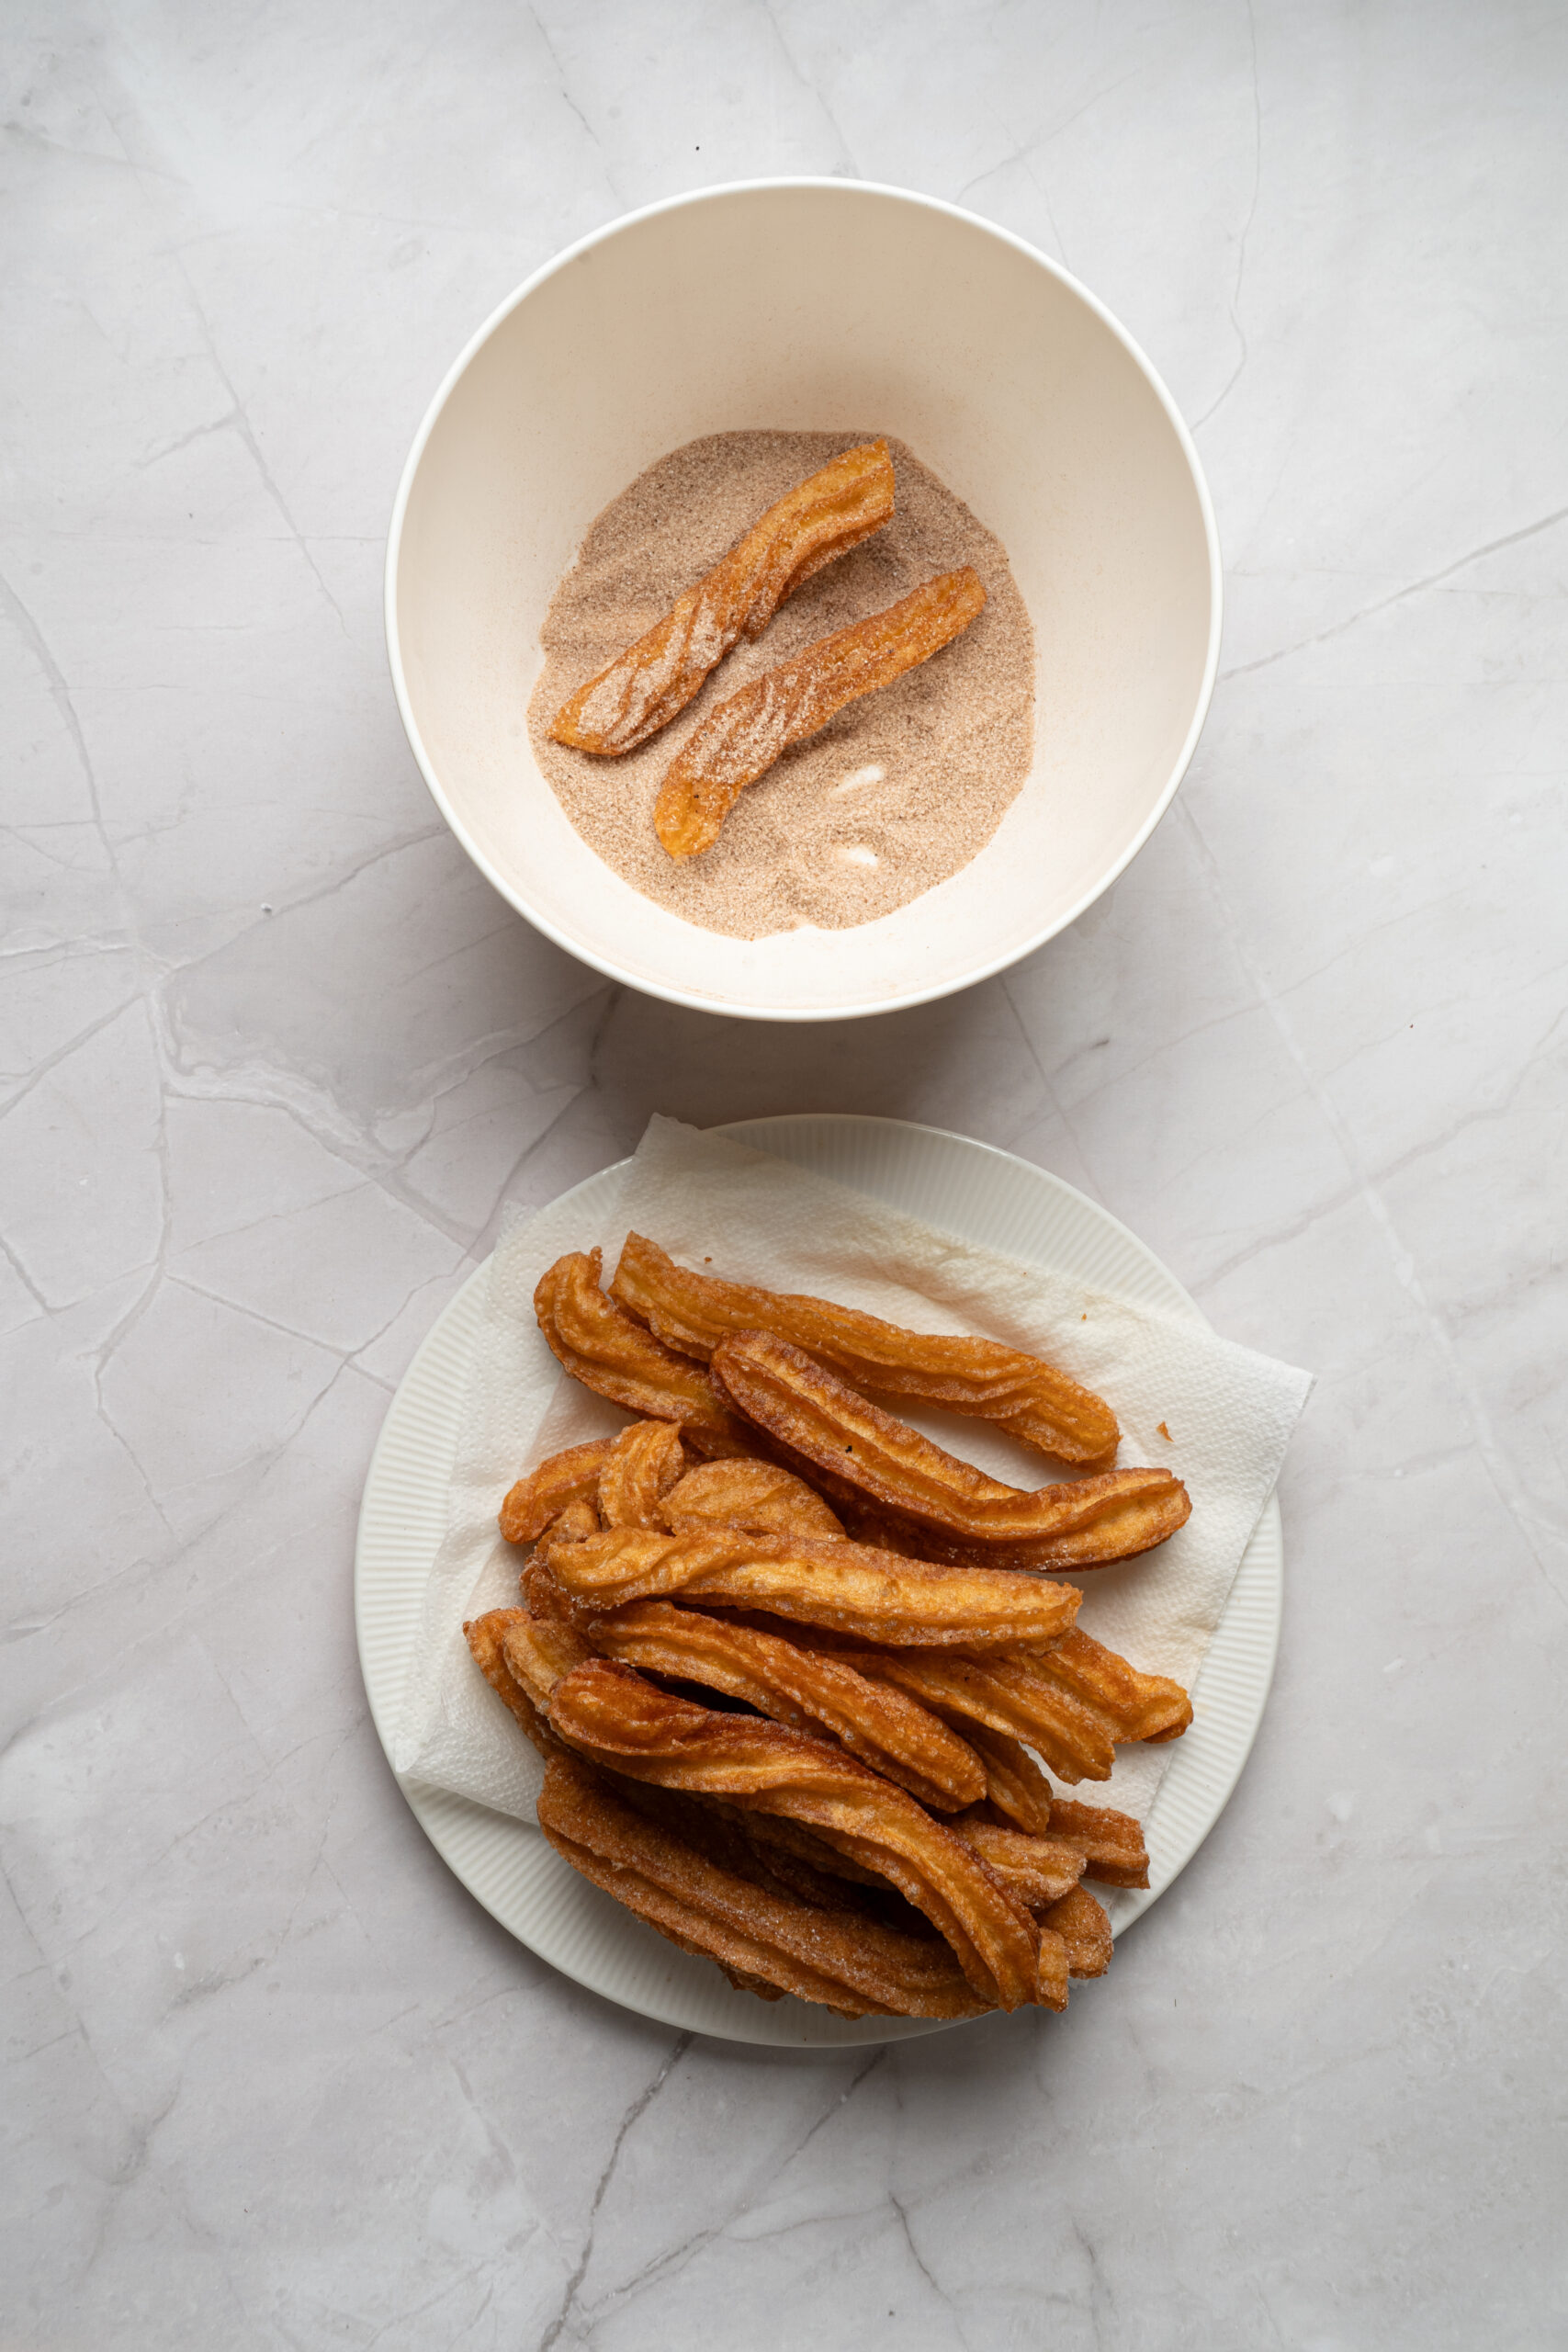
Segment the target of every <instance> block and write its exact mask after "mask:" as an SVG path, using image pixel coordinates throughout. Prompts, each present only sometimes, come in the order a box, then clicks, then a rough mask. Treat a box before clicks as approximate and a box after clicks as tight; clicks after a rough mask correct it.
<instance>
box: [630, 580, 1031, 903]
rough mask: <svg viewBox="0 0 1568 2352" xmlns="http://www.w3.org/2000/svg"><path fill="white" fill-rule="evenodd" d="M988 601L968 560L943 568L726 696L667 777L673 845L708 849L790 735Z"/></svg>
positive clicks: (664, 823) (687, 850) (946, 640)
mask: <svg viewBox="0 0 1568 2352" xmlns="http://www.w3.org/2000/svg"><path fill="white" fill-rule="evenodd" d="M985 602H986V591H985V589H984V588H983V587H982V586H981V584H980V576H979V574H978V572H976V571H972V570H971V569H970V567H969V566H968V565H967V564H966V565H964V568H963V569H962V570H961V571H946V572H942V573H941V574H940V575H939V576H938V578H936V579H934V580H928V581H927V582H925V583H924V585H923V586H922V587H919V588H917V589H916V590H915V591H914V592H913V594H910V595H908V596H903V597H900V599H899V601H898V602H897V604H896V605H888V607H887V609H886V612H881V613H872V614H870V615H868V616H867V617H866V618H865V619H864V620H861V621H856V622H854V623H853V625H852V627H851V628H840V629H836V630H835V631H834V632H833V634H832V635H831V636H830V637H819V638H818V639H817V641H816V642H815V644H812V645H807V646H806V647H805V648H804V649H803V650H802V651H801V652H799V653H797V654H796V655H795V657H794V659H793V660H792V661H789V662H781V663H780V664H779V666H778V668H777V669H776V670H768V671H765V672H764V673H763V674H762V676H761V677H760V678H753V679H752V681H751V683H750V685H745V686H742V687H741V688H740V690H739V693H738V694H733V695H730V696H729V698H728V701H726V702H721V703H720V704H719V706H718V707H717V709H716V710H714V711H712V712H710V713H709V715H708V717H707V718H705V719H704V720H703V722H702V724H701V725H700V726H699V727H697V728H696V729H694V731H693V733H692V734H691V735H690V736H688V738H687V740H686V741H685V742H684V743H683V744H682V748H681V750H680V752H678V753H677V754H676V757H675V759H674V760H673V762H672V763H671V767H670V771H669V774H668V775H666V776H665V779H664V782H663V784H662V785H661V786H660V792H659V797H658V799H657V800H656V801H655V803H654V809H653V823H654V830H655V831H656V832H657V833H658V835H659V838H660V842H662V843H663V845H664V847H665V849H666V850H667V851H668V852H669V854H670V855H671V857H675V858H683V857H695V856H696V855H697V854H698V853H699V852H700V851H702V850H705V849H710V848H711V847H712V846H713V844H714V842H716V840H717V839H718V835H719V830H720V828H721V826H722V825H723V823H724V820H725V819H726V817H727V816H728V814H729V811H730V810H731V809H733V808H734V806H735V803H736V802H737V800H739V797H740V795H741V793H742V792H743V791H744V790H745V788H746V786H748V785H749V784H754V783H755V782H756V780H757V778H758V777H759V776H760V775H765V774H766V772H767V770H768V769H769V768H771V767H772V766H773V763H774V761H775V760H777V759H779V758H781V757H782V755H783V754H784V752H787V751H788V750H789V749H790V747H791V745H792V744H795V743H803V742H805V741H807V738H808V737H809V736H812V735H815V734H817V733H818V732H819V731H820V729H822V728H824V727H826V726H827V724H828V721H829V719H830V718H833V717H834V715H835V714H836V713H837V712H839V711H840V710H842V709H843V707H844V706H845V704H846V703H851V702H855V701H858V700H859V698H860V697H861V696H862V695H869V694H874V693H875V691H876V689H877V688H878V687H879V686H886V685H891V684H892V683H893V681H894V679H895V678H900V677H902V676H903V674H904V673H905V671H906V670H912V669H914V668H915V667H916V666H917V664H918V663H919V662H929V661H930V659H931V655H932V654H933V653H940V652H941V650H942V647H943V646H944V645H949V644H951V643H952V641H953V639H954V638H955V637H957V636H959V635H960V634H961V633H962V631H963V630H964V629H966V628H968V626H969V624H970V622H971V621H972V620H974V619H975V617H976V615H977V614H978V613H979V612H981V611H982V610H983V608H984V606H985Z"/></svg>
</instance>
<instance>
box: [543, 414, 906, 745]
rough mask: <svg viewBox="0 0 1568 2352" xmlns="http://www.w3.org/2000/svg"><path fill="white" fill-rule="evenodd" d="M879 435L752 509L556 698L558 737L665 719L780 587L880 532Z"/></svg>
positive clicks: (600, 735) (598, 741)
mask: <svg viewBox="0 0 1568 2352" xmlns="http://www.w3.org/2000/svg"><path fill="white" fill-rule="evenodd" d="M893 501H894V484H893V461H892V459H891V458H889V456H888V454H887V444H886V441H866V442H863V443H862V444H861V446H860V447H858V448H855V449H846V450H845V451H844V453H843V455H842V456H841V457H838V458H834V459H833V460H832V462H831V464H829V465H826V466H824V467H822V468H821V469H820V471H818V472H817V473H814V474H812V475H810V476H809V477H808V479H807V481H803V482H800V483H798V484H797V485H796V487H795V489H794V490H792V491H790V492H788V493H787V494H786V495H785V496H784V497H783V498H781V499H780V500H778V502H777V503H776V504H774V505H773V506H770V507H769V509H768V511H767V513H766V514H765V515H761V516H760V517H759V519H758V520H757V521H756V522H755V523H754V524H753V525H752V526H751V528H750V530H749V531H748V532H747V533H746V535H745V537H744V538H742V539H741V540H740V541H739V543H738V545H736V546H735V547H733V548H731V549H730V551H729V553H728V555H727V556H725V557H723V558H722V559H721V560H720V561H719V562H717V563H716V564H715V566H714V568H713V570H712V571H709V572H707V573H705V576H704V577H703V578H702V579H701V580H699V581H698V582H696V584H695V585H694V587H691V588H688V589H687V590H686V592H685V594H684V595H682V596H681V597H679V598H677V600H676V602H675V604H674V605H673V606H672V607H671V610H670V611H669V612H668V613H666V614H665V616H664V617H663V619H662V620H660V621H657V622H656V623H655V624H654V626H653V628H650V629H649V630H648V631H647V632H646V633H645V634H644V635H643V636H641V637H639V638H638V639H637V642H636V643H635V644H634V645H628V646H627V648H626V651H625V652H624V653H621V654H618V655H617V656H616V658H615V661H614V662H611V663H610V664H609V666H608V668H607V669H604V670H601V671H600V672H599V673H598V675H597V677H593V678H590V679H589V680H588V682H587V684H585V685H582V686H580V687H579V688H578V690H577V692H576V693H575V694H574V695H571V696H570V698H569V700H568V701H567V702H566V703H564V704H563V705H562V707H561V708H560V710H559V711H558V713H557V715H556V718H555V719H554V721H553V723H552V724H551V727H550V730H549V731H550V733H551V735H552V736H553V737H554V738H555V741H557V742H558V743H566V744H570V746H571V747H572V748H573V749H574V750H576V751H580V752H598V753H600V754H601V755H610V756H615V755H618V754H619V753H621V752H631V751H635V750H636V748H637V745H638V744H639V743H644V742H646V741H648V738H649V736H650V735H654V734H657V733H658V731H659V729H660V728H661V727H665V726H668V724H669V722H670V721H671V719H672V718H675V717H676V716H677V714H678V713H679V712H681V711H682V710H684V708H685V707H686V705H687V704H688V703H689V702H690V701H691V699H692V697H693V695H695V694H696V693H698V692H699V691H700V689H701V686H702V684H703V681H704V679H705V677H706V676H707V675H708V673H709V672H710V671H711V670H712V669H713V668H714V667H715V666H716V663H718V662H721V661H722V660H723V659H724V656H725V655H726V654H727V653H728V651H729V650H730V648H731V646H732V645H734V644H735V643H736V641H737V640H738V639H739V638H741V637H748V638H756V637H760V636H761V633H762V631H763V629H765V628H766V627H767V625H768V623H769V622H770V621H771V620H772V618H773V615H774V613H775V612H777V610H778V608H779V606H780V605H782V604H783V603H784V599H785V597H786V596H790V595H793V594H794V593H795V590H796V589H797V588H799V587H800V586H802V584H803V583H804V582H806V581H807V580H809V579H810V578H811V576H812V574H813V572H816V571H820V570H821V569H822V567H823V565H824V564H826V563H831V562H833V561H834V560H835V559H836V558H837V557H839V556H841V555H845V554H847V553H848V552H849V550H850V548H853V547H858V546H859V545H860V543H861V541H862V540H863V539H866V538H869V537H871V534H872V533H873V532H874V531H879V530H880V529H881V528H882V526H883V525H884V524H885V523H886V521H887V519H888V517H889V516H890V515H892V513H893Z"/></svg>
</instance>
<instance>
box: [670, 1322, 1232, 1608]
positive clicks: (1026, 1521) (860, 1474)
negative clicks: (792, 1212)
mask: <svg viewBox="0 0 1568 2352" xmlns="http://www.w3.org/2000/svg"><path fill="white" fill-rule="evenodd" d="M709 1371H710V1373H711V1375H712V1378H713V1381H714V1384H715V1385H716V1388H717V1389H718V1390H719V1392H720V1393H721V1394H722V1395H723V1396H724V1397H726V1398H727V1399H728V1402H729V1403H730V1404H731V1405H732V1406H733V1407H734V1408H735V1409H736V1411H737V1412H738V1413H739V1414H741V1415H743V1416H744V1417H745V1418H746V1419H748V1420H750V1421H752V1422H754V1423H755V1424H756V1426H757V1427H758V1428H759V1429H761V1430H764V1431H765V1432H766V1434H767V1435H768V1436H769V1437H770V1438H772V1439H773V1441H774V1442H775V1443H776V1444H778V1445H780V1446H782V1447H784V1448H785V1449H786V1450H787V1451H788V1453H792V1454H794V1455H795V1456H796V1457H797V1458H798V1459H799V1460H801V1461H804V1462H807V1463H809V1464H812V1466H813V1467H814V1469H815V1470H816V1472H817V1474H818V1477H819V1478H821V1479H822V1480H823V1481H824V1482H825V1483H826V1484H827V1486H828V1489H829V1494H836V1493H837V1492H838V1491H840V1489H842V1488H846V1487H847V1488H849V1489H850V1490H851V1491H852V1492H853V1493H858V1494H860V1495H862V1496H864V1497H866V1498H869V1499H870V1501H871V1502H872V1503H873V1504H874V1505H875V1506H879V1507H880V1508H882V1509H884V1510H892V1511H896V1512H897V1513H899V1514H900V1515H901V1516H902V1517H903V1518H905V1519H908V1520H914V1521H918V1522H919V1524H920V1525H921V1526H923V1527H925V1528H927V1529H929V1530H930V1531H931V1533H932V1534H933V1535H934V1537H935V1538H936V1539H937V1541H938V1543H939V1544H940V1543H942V1542H944V1541H947V1540H950V1539H956V1541H957V1543H958V1544H962V1545H964V1546H965V1547H969V1549H970V1551H971V1555H973V1554H976V1553H983V1552H985V1551H988V1550H990V1549H991V1548H992V1547H997V1548H998V1551H1001V1553H1002V1556H1001V1557H1000V1558H999V1559H998V1565H999V1566H1009V1567H1014V1566H1028V1567H1031V1568H1035V1567H1052V1568H1058V1567H1059V1568H1072V1569H1080V1570H1081V1569H1084V1568H1090V1567H1100V1566H1104V1565H1105V1564H1106V1563H1108V1562H1110V1561H1112V1560H1125V1559H1129V1558H1131V1557H1132V1555H1134V1553H1137V1552H1146V1551H1148V1550H1150V1549H1151V1548H1152V1546H1153V1545H1155V1544H1163V1543H1164V1542H1165V1540H1166V1538H1167V1537H1168V1535H1172V1534H1174V1533H1175V1532H1176V1530H1177V1529H1178V1528H1179V1527H1180V1526H1181V1525H1182V1524H1183V1522H1184V1521H1185V1520H1186V1519H1187V1516H1188V1514H1189V1511H1190V1508H1191V1506H1190V1503H1189V1501H1188V1498H1187V1489H1186V1487H1184V1486H1183V1485H1182V1484H1181V1481H1180V1479H1179V1478H1176V1477H1173V1476H1172V1475H1171V1473H1170V1472H1169V1471H1168V1470H1109V1471H1106V1472H1104V1473H1102V1474H1101V1475H1100V1476H1095V1477H1089V1478H1077V1479H1072V1480H1068V1481H1065V1482H1064V1483H1063V1484H1061V1485H1059V1486H1055V1487H1039V1488H1038V1489H1036V1490H1035V1491H1034V1492H1033V1493H1031V1492H1029V1491H1028V1490H1027V1489H1026V1488H1023V1487H1005V1486H1003V1485H1001V1484H1000V1482H999V1481H998V1480H997V1479H995V1478H987V1476H985V1474H984V1473H983V1472H982V1471H979V1470H976V1468H975V1467H974V1465H973V1464H972V1463H968V1462H961V1461H960V1460H959V1458H958V1456H957V1455H956V1454H953V1453H944V1452H943V1450H942V1447H941V1446H940V1445H933V1444H932V1443H931V1440H930V1439H929V1438H925V1437H922V1436H921V1435H920V1433H919V1430H913V1429H911V1428H910V1427H909V1425H908V1422H906V1421H900V1420H897V1419H894V1417H893V1415H892V1414H891V1413H885V1412H883V1410H882V1409H881V1408H880V1407H879V1406H876V1405H873V1404H872V1403H871V1402H870V1401H869V1399H868V1398H866V1397H863V1396H862V1395H861V1394H860V1392H859V1390H858V1389H855V1388H852V1387H851V1386H850V1385H849V1383H848V1382H847V1381H844V1380H840V1378H839V1376H838V1374H836V1373H832V1372H829V1371H827V1370H826V1369H825V1368H824V1366H822V1365H821V1364H819V1363H817V1362H815V1360H814V1359H813V1358H812V1357H810V1356H808V1355H807V1354H805V1353H804V1351H802V1350H801V1349H799V1348H796V1347H793V1346H791V1344H790V1342H789V1341H788V1340H776V1339H774V1338H773V1337H772V1336H771V1335H770V1334H769V1333H767V1332H763V1331H748V1332H742V1333H739V1334H737V1335H734V1336H732V1337H730V1338H729V1339H726V1340H720V1341H719V1343H718V1345H717V1346H716V1348H715V1350H714V1351H713V1358H712V1362H711V1363H710V1365H709ZM1002 1547H1005V1550H1003V1549H1002Z"/></svg>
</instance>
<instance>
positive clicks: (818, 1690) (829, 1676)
mask: <svg viewBox="0 0 1568 2352" xmlns="http://www.w3.org/2000/svg"><path fill="white" fill-rule="evenodd" d="M583 1631H584V1634H585V1635H586V1637H587V1639H588V1640H589V1641H590V1642H591V1643H592V1646H593V1647H594V1649H595V1650H597V1651H598V1653H599V1654H600V1656H601V1657H613V1658H619V1659H620V1660H621V1662H622V1664H623V1665H626V1666H636V1667H640V1668H642V1669H643V1671H644V1672H645V1673H649V1674H667V1675H671V1676H672V1677H674V1678H675V1679H678V1680H680V1681H683V1682H695V1683H701V1684H704V1685H705V1686H706V1687H707V1688H708V1689H709V1690H713V1691H724V1692H725V1693H726V1694H727V1695H728V1697H730V1698H732V1699H743V1700H745V1702H747V1704H748V1705H749V1706H752V1707H755V1708H756V1709H757V1710H758V1712H759V1713H761V1714H764V1715H770V1716H772V1718H773V1721H774V1722H775V1723H782V1724H791V1725H793V1726H794V1727H795V1729H797V1730H808V1729H810V1728H811V1726H812V1725H813V1724H820V1725H821V1726H822V1728H823V1729H824V1730H825V1731H827V1732H829V1733H831V1734H832V1736H833V1737H834V1738H835V1739H837V1740H838V1741H839V1742H840V1745H841V1746H842V1747H844V1748H846V1749H847V1750H848V1751H849V1753H850V1754H851V1755H852V1756H854V1757H855V1758H857V1759H858V1761H859V1762H861V1763H863V1764H869V1765H870V1766H871V1768H872V1770H874V1771H877V1772H880V1773H882V1774H883V1776H884V1777H885V1778H886V1779H887V1780H890V1781H897V1783H898V1785H899V1787H900V1788H905V1789H908V1791H909V1792H910V1794H911V1795H912V1796H917V1797H919V1800H920V1803H921V1804H926V1805H931V1806H933V1807H934V1808H935V1809H936V1810H937V1811H938V1812H942V1813H952V1812H954V1811H955V1810H956V1809H957V1808H958V1807H959V1806H961V1805H970V1804H977V1803H978V1802H979V1800H980V1799H981V1798H982V1797H983V1796H984V1795H985V1793H986V1775H985V1771H984V1769H983V1768H982V1766H981V1764H980V1762H979V1760H978V1758H976V1754H975V1751H974V1749H973V1748H972V1747H969V1746H967V1744H966V1743H965V1742H964V1740H963V1739H961V1738H960V1737H959V1736H957V1734H956V1733H955V1732H953V1731H950V1730H949V1729H948V1727H947V1725H946V1724H944V1723H943V1722H942V1720H941V1718H940V1717H939V1716H937V1715H934V1714H932V1713H931V1710H930V1708H928V1707H922V1706H921V1705H920V1704H919V1701H918V1700H915V1699H911V1698H910V1697H909V1696H908V1693H907V1692H905V1691H897V1690H896V1689H894V1688H893V1687H892V1686H891V1685H890V1684H888V1683H886V1682H874V1681H871V1680H868V1679H867V1678H866V1677H865V1676H864V1675H863V1674H857V1673H856V1672H855V1670H854V1668H853V1667H852V1666H850V1665H847V1664H845V1663H844V1662H842V1661H841V1660H840V1658H838V1657H834V1656H833V1655H832V1653H831V1652H830V1651H825V1650H823V1651H813V1650H806V1649H801V1648H800V1647H798V1645H796V1644H795V1643H794V1642H790V1641H787V1640H784V1639H781V1638H780V1636H778V1635H777V1634H765V1633H762V1632H761V1631H760V1630H759V1628H758V1627H756V1626H754V1625H741V1624H738V1623H734V1622H728V1623H727V1622H726V1621H725V1620H723V1619H721V1618H717V1617H709V1616H705V1615H704V1614H703V1612H702V1611H699V1610H695V1609H677V1608H673V1607H672V1606H671V1603H670V1602H669V1601H667V1600H634V1601H632V1602H630V1603H629V1604H628V1605H627V1606H626V1607H625V1608H623V1609H615V1610H612V1611H608V1612H607V1613H606V1614H605V1615H604V1616H602V1617H596V1618H593V1619H591V1620H589V1621H588V1622H587V1623H585V1624H584V1627H583ZM803 1719H804V1720H803Z"/></svg>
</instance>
